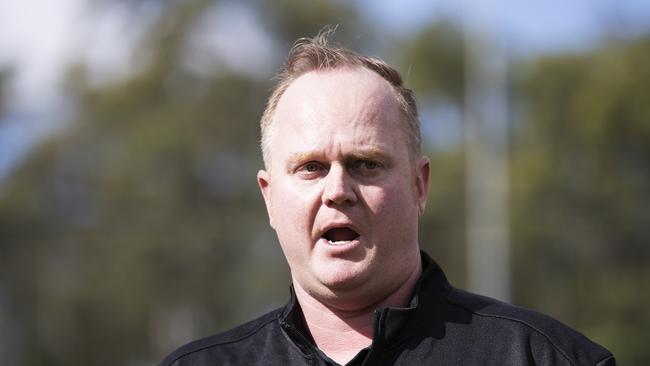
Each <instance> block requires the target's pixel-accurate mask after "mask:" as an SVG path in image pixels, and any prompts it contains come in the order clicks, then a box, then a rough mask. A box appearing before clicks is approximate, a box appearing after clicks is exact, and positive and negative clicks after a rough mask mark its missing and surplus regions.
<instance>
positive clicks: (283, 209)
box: [273, 184, 316, 237]
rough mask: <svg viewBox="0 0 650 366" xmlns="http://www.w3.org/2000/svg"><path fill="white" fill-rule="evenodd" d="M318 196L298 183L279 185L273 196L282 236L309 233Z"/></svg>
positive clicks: (276, 219)
mask: <svg viewBox="0 0 650 366" xmlns="http://www.w3.org/2000/svg"><path fill="white" fill-rule="evenodd" d="M315 202H316V196H315V195H314V194H313V192H312V191H311V190H309V189H304V187H302V188H301V187H299V186H296V185H289V184H287V185H284V186H281V187H278V189H277V190H276V192H275V195H274V196H273V207H274V216H275V217H274V220H275V222H276V226H278V227H276V230H277V231H278V234H280V235H282V236H293V237H296V236H302V235H304V234H305V233H307V234H309V233H310V230H311V223H312V222H313V216H314V214H313V212H314V207H315Z"/></svg>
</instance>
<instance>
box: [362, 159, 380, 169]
mask: <svg viewBox="0 0 650 366" xmlns="http://www.w3.org/2000/svg"><path fill="white" fill-rule="evenodd" d="M361 166H362V167H363V168H364V169H368V170H374V169H379V168H381V164H380V163H378V162H376V161H369V160H364V161H362V162H361Z"/></svg>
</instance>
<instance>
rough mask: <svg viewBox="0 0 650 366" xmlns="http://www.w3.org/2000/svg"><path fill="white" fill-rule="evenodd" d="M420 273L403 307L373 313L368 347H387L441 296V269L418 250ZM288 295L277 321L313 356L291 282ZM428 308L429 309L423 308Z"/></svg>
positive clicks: (444, 288) (444, 283)
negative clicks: (371, 337)
mask: <svg viewBox="0 0 650 366" xmlns="http://www.w3.org/2000/svg"><path fill="white" fill-rule="evenodd" d="M420 256H421V259H422V275H421V276H420V279H419V280H418V282H417V283H416V285H415V288H414V291H413V297H412V298H411V301H410V302H409V305H408V306H407V307H405V308H398V307H387V308H381V309H377V310H375V312H374V325H373V340H372V345H371V347H370V350H371V351H372V350H376V349H383V348H390V347H392V346H394V345H396V344H398V343H401V341H403V340H405V339H406V338H407V335H408V332H404V331H403V330H404V329H405V328H406V329H409V328H410V327H408V326H407V325H408V324H410V323H413V322H417V319H418V318H419V317H418V313H419V312H420V311H421V310H420V311H419V309H422V308H424V309H431V307H432V306H436V305H437V304H439V303H440V302H441V300H442V299H443V298H444V292H446V291H447V290H448V289H449V287H450V286H449V283H448V282H447V279H446V277H445V275H444V273H443V272H442V269H441V268H440V267H439V266H438V264H437V263H435V262H434V261H433V260H432V259H431V258H430V257H429V256H428V255H427V254H426V253H424V252H422V251H421V252H420ZM290 293H291V297H290V299H289V302H288V303H287V305H286V306H285V308H284V310H283V311H282V313H281V314H280V317H279V319H278V320H279V322H280V325H281V326H282V329H283V330H284V331H285V333H286V334H287V336H289V338H290V339H291V341H292V342H293V343H294V344H295V345H296V346H297V347H298V348H300V350H301V351H302V352H303V353H304V354H305V356H306V357H314V355H315V354H317V353H320V352H317V349H316V346H315V344H314V341H313V338H312V336H311V333H310V332H309V330H308V329H307V327H306V325H305V320H304V316H303V313H302V309H301V308H300V304H299V303H298V299H297V298H296V294H295V291H294V289H293V285H292V286H291V287H290ZM426 311H429V310H426Z"/></svg>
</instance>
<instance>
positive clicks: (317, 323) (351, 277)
mask: <svg viewBox="0 0 650 366" xmlns="http://www.w3.org/2000/svg"><path fill="white" fill-rule="evenodd" d="M328 35H329V32H324V33H321V34H319V35H318V36H316V37H315V38H314V39H302V40H300V41H299V42H298V43H297V44H296V45H295V46H294V48H293V49H292V50H291V53H290V55H289V58H288V61H287V65H286V68H285V69H284V70H283V72H282V73H281V74H280V81H279V82H278V84H277V86H276V88H275V89H274V91H273V93H272V95H271V97H270V99H269V102H268V105H267V108H266V111H265V112H264V115H263V117H262V122H261V129H262V152H263V156H264V163H265V170H261V171H260V172H259V173H258V175H257V179H258V184H259V186H260V189H261V191H262V195H263V197H264V201H265V203H266V207H267V210H268V215H269V220H270V224H271V226H272V227H273V229H275V231H276V233H277V235H278V239H279V241H280V245H281V247H282V250H283V252H284V255H285V256H286V259H287V262H288V263H289V267H290V270H291V276H292V280H293V287H292V290H293V291H292V294H291V295H292V296H291V299H290V301H289V303H288V304H287V306H285V307H284V308H281V309H278V310H275V311H273V312H271V313H269V314H266V315H264V316H262V317H260V318H258V319H257V320H254V321H252V322H249V323H247V324H244V325H242V326H239V327H237V328H235V329H233V330H230V331H228V332H225V333H222V334H218V335H215V336H212V337H209V338H205V339H202V340H199V341H196V342H193V343H190V344H189V345H186V346H184V347H182V348H180V349H179V350H177V351H176V352H174V353H173V354H171V355H170V356H168V357H167V359H166V360H165V361H164V362H163V365H165V366H184V365H194V366H198V365H338V364H341V365H343V364H348V365H599V366H604V365H614V364H615V361H614V358H613V357H612V355H611V354H610V353H609V352H608V351H607V350H605V349H604V348H602V347H600V346H598V345H596V344H594V343H592V342H591V341H589V340H588V339H587V338H585V337H584V336H583V335H581V334H579V333H577V332H575V331H573V330H571V329H569V328H567V327H566V326H564V325H562V324H560V323H559V322H557V321H555V320H553V319H550V318H548V317H546V316H543V315H540V314H537V313H534V312H530V311H527V310H522V309H519V308H516V307H513V306H510V305H507V304H504V303H500V302H498V301H496V300H493V299H489V298H485V297H481V296H478V295H473V294H469V293H466V292H463V291H460V290H457V289H455V288H453V287H451V286H450V285H449V283H448V282H447V280H446V278H445V276H444V274H443V272H442V270H441V269H440V268H439V267H438V265H437V264H436V263H435V262H433V261H432V260H431V259H430V258H429V257H428V256H427V254H425V253H423V252H420V250H419V244H418V239H417V238H418V235H417V234H418V218H419V217H420V216H421V215H422V213H423V211H424V207H425V204H426V198H427V189H428V179H429V160H428V158H427V157H425V156H423V155H422V153H421V151H420V145H421V142H420V131H419V123H418V117H417V110H416V105H415V99H414V97H413V95H412V93H411V91H410V90H409V89H406V88H405V87H404V86H403V84H402V80H401V78H400V76H399V74H398V72H397V71H395V70H394V69H393V68H391V67H390V66H388V65H387V64H385V63H384V62H383V61H381V60H378V59H374V58H368V57H365V56H361V55H359V54H356V53H354V52H353V51H350V50H347V49H341V48H333V47H330V46H328V45H327V37H328Z"/></svg>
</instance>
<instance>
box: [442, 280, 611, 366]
mask: <svg viewBox="0 0 650 366" xmlns="http://www.w3.org/2000/svg"><path fill="white" fill-rule="evenodd" d="M448 301H449V302H450V303H451V304H452V306H456V307H460V308H463V309H464V310H465V311H469V312H470V313H471V314H472V318H474V319H477V322H480V323H482V324H484V326H485V327H486V328H487V327H492V328H494V327H501V328H506V329H508V330H509V331H510V334H517V336H518V337H520V338H522V341H523V339H530V338H534V339H536V340H537V341H535V342H531V347H534V348H536V349H532V350H531V351H532V352H535V351H539V352H540V354H541V353H544V352H547V353H548V352H552V353H554V354H557V355H558V356H559V357H560V358H563V359H565V360H566V361H567V362H568V364H570V365H595V366H612V365H615V361H614V357H613V356H612V354H611V353H610V352H609V351H608V350H606V349H605V348H603V347H602V346H600V345H598V344H596V343H594V342H593V341H591V340H590V339H588V338H587V337H586V336H584V335H583V334H582V333H580V332H578V331H576V330H574V329H572V328H570V327H568V326H566V325H565V324H563V323H561V322H560V321H558V320H556V319H554V318H552V317H550V316H548V315H544V314H542V313H539V312H536V311H533V310H528V309H524V308H521V307H518V306H514V305H511V304H507V303H504V302H501V301H499V300H496V299H493V298H489V297H486V296H481V295H477V294H473V293H470V292H467V291H463V290H459V289H456V288H453V287H452V288H451V289H450V290H449V296H448ZM539 340H541V342H540V341H539Z"/></svg>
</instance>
